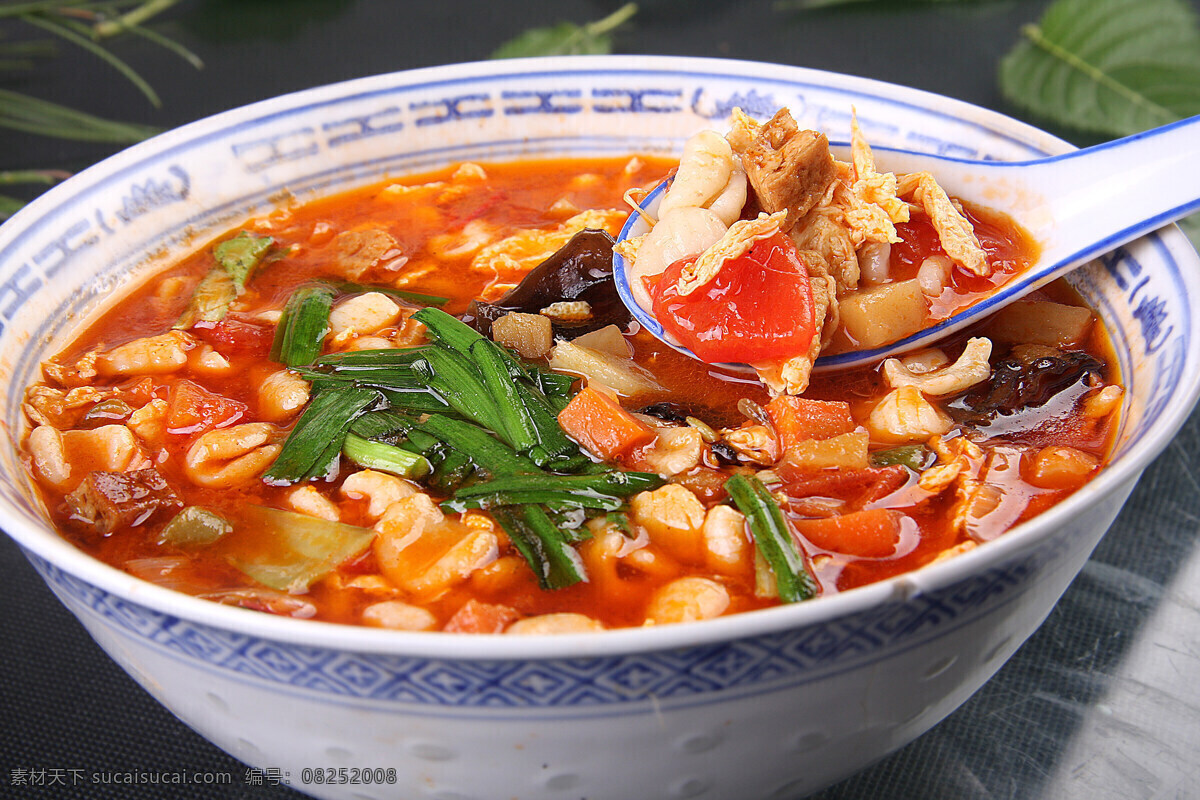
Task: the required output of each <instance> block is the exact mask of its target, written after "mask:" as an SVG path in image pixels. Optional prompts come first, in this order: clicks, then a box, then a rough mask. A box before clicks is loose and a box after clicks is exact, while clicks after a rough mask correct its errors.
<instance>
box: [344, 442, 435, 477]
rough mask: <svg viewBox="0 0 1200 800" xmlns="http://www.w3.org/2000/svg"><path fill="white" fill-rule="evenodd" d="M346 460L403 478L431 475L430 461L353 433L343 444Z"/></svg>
mask: <svg viewBox="0 0 1200 800" xmlns="http://www.w3.org/2000/svg"><path fill="white" fill-rule="evenodd" d="M342 453H343V454H345V456H346V458H348V459H350V460H351V461H353V462H354V463H355V464H358V465H359V466H362V467H366V468H367V469H377V470H381V471H383V472H390V473H392V474H393V475H399V476H400V477H402V478H420V477H422V476H424V475H428V474H429V470H430V466H429V460H428V459H426V458H425V457H424V456H420V455H417V454H415V453H410V452H409V451H407V450H402V449H400V448H399V447H395V446H394V445H390V444H385V443H383V442H373V441H371V440H370V439H364V438H363V437H361V436H355V435H354V434H353V433H348V434H346V439H345V441H343V442H342Z"/></svg>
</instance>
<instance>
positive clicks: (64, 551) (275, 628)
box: [0, 56, 1200, 661]
mask: <svg viewBox="0 0 1200 800" xmlns="http://www.w3.org/2000/svg"><path fill="white" fill-rule="evenodd" d="M564 72H565V73H582V74H586V73H605V72H607V73H612V72H623V73H630V72H633V73H651V74H659V75H661V74H663V73H679V74H681V75H695V74H697V73H705V74H713V73H720V74H722V75H728V76H730V77H746V78H750V79H762V78H770V79H774V80H778V81H780V82H791V83H809V84H817V83H825V84H826V85H833V86H836V88H837V89H838V90H839V91H842V92H846V93H854V92H856V91H857V92H870V93H872V94H880V93H882V91H886V92H887V96H888V97H889V98H891V99H894V100H895V101H897V102H900V103H904V104H909V105H912V106H914V107H915V108H919V109H921V110H922V111H925V112H929V113H934V114H937V115H940V116H945V117H949V118H952V119H954V120H957V121H968V122H971V123H973V124H986V125H989V126H992V127H994V128H996V129H998V130H1000V131H1003V132H1005V133H1007V134H1008V135H1010V136H1011V137H1012V138H1014V139H1019V140H1020V141H1021V142H1022V143H1024V144H1026V145H1027V146H1035V147H1039V148H1042V149H1044V150H1046V151H1047V152H1052V153H1053V152H1063V151H1065V150H1069V149H1073V146H1072V145H1070V144H1069V143H1068V142H1066V141H1064V140H1062V139H1060V138H1058V137H1055V136H1053V135H1052V134H1049V133H1047V132H1045V131H1042V130H1040V129H1038V128H1036V127H1034V126H1032V125H1029V124H1028V123H1025V122H1022V121H1020V120H1016V119H1013V118H1011V117H1008V116H1006V115H1004V114H1001V113H999V112H996V111H992V110H990V109H986V108H983V107H980V106H976V105H974V104H971V103H967V102H965V101H962V100H957V99H954V98H950V97H946V96H944V95H939V94H935V93H933V92H928V91H925V90H921V89H915V88H911V87H906V86H900V85H898V84H892V83H888V82H886V81H879V80H874V79H870V78H863V77H859V76H853V75H844V74H840V73H833V72H828V71H824V70H817V69H811V68H807V67H798V66H792V65H785V64H771V63H766V62H755V61H745V60H734V59H720V58H703V57H690V56H554V57H547V58H526V59H511V60H503V61H483V62H466V63H462V64H450V65H444V66H437V67H426V68H421V69H415V70H405V71H399V72H392V73H384V74H380V75H373V76H368V77H363V78H356V79H351V80H347V81H342V82H338V83H332V84H327V85H323V86H317V87H313V88H309V89H304V90H300V91H296V92H291V93H288V94H284V95H279V96H277V97H273V98H270V99H266V100H262V101H258V102H255V103H252V104H249V105H245V106H240V107H238V108H234V109H230V110H227V111H224V112H220V113H218V114H214V115H211V116H208V117H204V118H202V119H199V120H196V121H193V122H190V123H188V124H186V125H183V126H180V127H178V128H175V129H172V130H170V131H167V132H165V133H162V134H159V135H158V136H155V137H153V138H151V139H148V140H146V141H145V142H142V143H139V144H137V145H134V146H132V147H130V148H127V149H125V150H122V151H120V152H119V153H116V154H115V155H113V156H110V157H109V158H107V159H104V160H103V161H100V162H98V163H97V164H95V165H93V166H91V167H89V168H88V169H86V170H84V171H82V172H80V173H79V174H78V175H76V176H74V177H72V178H69V179H68V180H66V181H64V182H63V183H61V184H59V185H58V186H56V187H54V188H52V189H51V190H49V191H48V192H46V193H45V194H43V195H41V196H40V197H39V198H37V199H35V200H34V201H33V202H31V203H30V204H29V205H28V206H26V208H24V209H22V210H21V211H20V212H18V213H17V214H16V215H14V216H13V217H12V219H11V220H9V221H8V222H7V223H5V224H4V225H3V226H0V245H4V244H6V243H7V242H8V241H9V240H11V239H12V238H13V237H14V236H16V235H18V234H19V233H20V231H21V230H22V229H23V225H25V224H26V223H27V221H32V220H34V219H36V218H38V217H39V216H40V215H41V214H43V213H44V212H45V211H47V210H49V209H50V208H52V207H53V206H55V205H56V204H58V203H59V202H61V201H62V200H64V199H66V198H68V197H70V196H71V195H72V193H73V192H75V191H76V187H83V186H85V185H87V184H88V183H89V182H92V183H94V182H95V181H97V180H100V179H103V178H105V177H106V176H108V175H110V174H112V173H114V172H117V171H120V170H121V169H123V168H125V167H126V166H128V165H129V164H130V163H132V162H136V161H138V160H140V159H141V158H143V157H144V156H148V155H150V154H153V153H158V152H161V151H164V150H167V149H170V148H173V147H177V146H179V145H181V144H184V143H186V142H188V141H190V140H192V139H195V138H198V137H200V136H202V135H205V134H210V135H211V134H212V133H213V132H215V131H216V130H218V129H225V128H229V127H231V126H233V125H235V124H237V123H238V122H243V123H244V122H249V121H251V120H254V119H257V118H259V117H263V116H267V115H271V114H278V113H281V112H286V111H288V110H294V109H298V108H299V107H300V106H313V105H319V104H322V103H330V102H335V101H338V100H341V99H345V98H349V97H352V96H355V95H361V94H365V93H369V92H371V91H378V90H380V89H384V88H395V87H397V86H406V85H413V84H419V83H425V84H427V83H436V82H440V81H447V80H462V79H464V78H465V79H470V78H480V79H497V78H500V77H507V78H519V77H524V76H529V75H545V74H547V73H559V74H561V73H564ZM1152 235H1153V236H1158V237H1161V238H1162V240H1163V244H1164V246H1165V247H1167V248H1168V249H1169V250H1170V251H1171V253H1172V255H1173V256H1174V257H1176V258H1178V259H1183V260H1189V259H1190V260H1191V261H1192V262H1193V264H1194V265H1195V266H1196V267H1197V269H1191V270H1188V269H1184V270H1181V273H1182V278H1183V280H1185V281H1188V282H1189V285H1190V288H1192V289H1194V290H1196V296H1197V297H1200V256H1197V253H1196V251H1195V250H1194V249H1193V248H1191V246H1190V244H1188V242H1187V239H1186V238H1185V237H1184V236H1183V234H1182V233H1181V232H1180V231H1179V229H1178V228H1176V227H1175V226H1173V225H1172V226H1169V227H1168V228H1166V229H1163V230H1160V231H1158V232H1157V233H1156V234H1152ZM1193 276H1195V277H1193ZM1197 349H1200V337H1194V338H1193V344H1192V346H1191V350H1190V351H1189V354H1190V355H1191V356H1192V357H1193V358H1195V357H1196V352H1195V351H1196V350H1197ZM1180 388H1181V389H1182V395H1181V396H1183V397H1186V398H1187V400H1188V402H1186V403H1183V402H1177V403H1174V404H1172V405H1171V406H1170V407H1169V408H1167V409H1165V410H1164V412H1163V414H1162V415H1161V416H1160V417H1159V418H1158V419H1157V420H1156V421H1155V422H1154V423H1153V424H1152V425H1151V426H1150V427H1149V428H1148V429H1147V431H1146V434H1145V435H1144V436H1143V437H1142V438H1141V439H1139V440H1138V441H1136V442H1134V443H1132V444H1131V445H1130V447H1129V448H1128V449H1127V450H1126V451H1125V452H1124V453H1123V454H1122V455H1121V456H1120V457H1119V458H1118V459H1117V460H1116V461H1115V462H1113V464H1111V465H1110V466H1108V467H1106V468H1105V469H1104V470H1103V471H1102V472H1101V473H1100V474H1099V475H1098V476H1097V477H1096V478H1095V479H1094V480H1092V481H1091V482H1089V483H1088V484H1087V485H1085V486H1084V487H1082V488H1081V489H1080V490H1078V491H1077V492H1075V494H1073V495H1071V496H1070V497H1068V498H1066V499H1065V500H1063V501H1062V502H1060V503H1058V504H1057V505H1055V506H1053V507H1052V508H1050V509H1049V510H1047V511H1045V512H1043V513H1042V514H1039V515H1038V516H1036V517H1034V518H1033V519H1031V520H1029V521H1027V522H1025V523H1022V524H1020V525H1018V526H1016V527H1015V528H1014V529H1012V530H1010V531H1008V532H1007V533H1005V534H1004V535H1002V536H1000V537H998V538H997V539H995V540H993V541H991V542H988V543H986V546H981V547H976V548H974V549H972V550H971V551H969V552H966V553H962V554H960V555H958V556H955V557H954V558H951V559H947V560H946V561H943V562H940V563H936V564H930V565H927V566H925V567H922V568H920V569H918V570H915V571H912V572H908V573H903V574H901V575H897V576H894V577H892V578H888V579H885V580H882V581H880V582H877V583H873V584H869V585H867V586H863V587H859V588H856V589H852V590H848V591H845V592H840V593H837V594H835V595H832V596H828V597H821V598H818V599H817V600H816V601H814V602H805V603H797V604H792V605H784V606H777V607H772V608H766V609H759V610H755V611H748V612H742V613H739V614H734V615H730V616H724V617H718V618H716V619H711V620H705V621H701V622H693V623H689V624H685V625H670V626H665V627H653V628H646V627H641V628H622V629H615V630H607V631H602V632H594V633H573V634H560V635H556V636H544V637H543V636H499V635H493V636H474V635H472V636H455V635H452V634H451V635H447V634H445V633H442V632H437V631H429V632H425V631H421V632H411V631H391V630H380V629H374V628H368V627H365V626H356V625H349V624H341V623H333V622H323V621H317V620H299V619H292V618H288V617H279V616H275V615H271V614H263V613H258V612H253V611H248V610H245V609H241V608H236V607H231V606H225V605H221V604H219V603H215V602H212V601H210V600H203V599H201V598H198V597H193V596H191V595H186V594H182V593H180V592H175V591H173V590H170V589H166V588H164V587H161V586H157V585H155V584H152V583H149V582H147V581H144V580H142V579H140V578H136V577H134V576H132V575H130V574H128V573H126V572H123V571H121V570H119V569H117V568H115V567H112V566H109V565H108V564H105V563H103V562H101V561H99V560H97V559H95V558H93V557H92V556H90V555H88V554H86V553H84V552H83V551H82V550H79V549H77V548H76V547H75V546H74V545H72V544H70V543H69V542H68V541H67V540H66V539H64V538H62V537H61V536H59V535H58V534H57V533H56V532H54V531H53V529H51V528H50V527H49V526H48V525H46V526H37V525H33V524H29V523H27V522H26V521H25V520H23V519H21V518H20V517H19V516H14V515H11V514H10V513H9V512H8V509H7V508H6V507H4V506H3V505H0V521H2V522H3V528H4V530H5V532H6V533H7V534H8V535H9V536H10V537H11V538H12V539H14V540H15V541H16V542H17V543H18V544H19V545H20V546H21V547H22V548H23V549H24V550H25V551H27V555H28V554H30V553H32V554H36V555H37V556H38V557H40V558H42V559H45V560H46V561H48V562H50V563H51V564H52V565H54V566H55V567H56V568H58V569H61V570H62V571H63V572H65V573H67V574H69V575H72V576H74V577H76V578H78V579H80V580H83V581H85V582H87V583H89V584H91V585H93V586H95V587H97V588H99V589H101V590H103V591H105V592H107V593H109V594H111V595H114V596H116V597H118V598H120V599H122V600H126V601H129V602H132V603H136V604H139V605H143V606H145V607H147V608H150V609H152V610H154V611H157V612H159V613H164V614H168V615H171V616H173V617H177V618H179V619H182V620H186V621H189V622H192V623H196V624H200V625H204V626H209V627H212V628H216V629H224V630H229V631H233V632H236V633H240V634H243V635H248V636H252V637H256V638H261V639H266V640H273V641H277V642H285V643H292V644H297V645H303V646H308V647H321V648H328V649H333V650H343V651H350V652H358V653H370V654H380V655H400V656H406V657H418V658H430V659H453V660H470V661H512V660H521V661H528V660H546V659H577V658H585V657H614V656H622V655H632V654H638V653H646V652H651V651H665V650H679V649H685V648H693V647H704V646H711V645H715V644H721V643H723V642H727V641H733V640H738V639H745V638H750V637H758V636H764V635H771V634H778V633H782V632H784V631H787V630H789V629H798V628H803V627H807V626H812V625H817V624H821V623H826V622H829V621H831V620H835V619H837V618H840V617H845V616H848V615H852V614H856V613H860V612H864V611H867V610H869V609H871V608H873V607H877V606H882V605H885V604H888V603H889V602H902V601H904V600H906V599H909V598H911V597H913V596H915V595H920V594H927V593H930V592H933V591H936V590H938V589H940V588H943V587H946V586H948V585H950V584H953V583H955V582H958V581H960V580H962V579H964V578H966V577H968V576H969V575H971V574H978V573H982V572H983V571H985V570H986V569H987V568H988V567H989V566H991V565H995V564H998V563H1001V562H1004V561H1006V560H1010V559H1012V558H1015V557H1017V556H1019V555H1020V554H1021V553H1023V552H1025V551H1028V550H1031V549H1034V548H1036V547H1038V546H1039V545H1041V544H1042V543H1043V542H1044V541H1045V540H1046V539H1048V538H1049V537H1052V536H1053V535H1054V534H1055V532H1056V531H1057V530H1058V529H1060V528H1061V527H1063V526H1064V525H1066V524H1067V523H1068V522H1069V520H1070V519H1071V518H1072V517H1073V516H1074V515H1075V514H1076V509H1077V508H1079V507H1082V506H1085V505H1088V504H1091V503H1094V502H1096V501H1097V500H1098V499H1099V498H1101V497H1104V496H1105V495H1108V494H1116V493H1119V492H1121V491H1123V490H1124V489H1125V485H1126V484H1127V483H1128V484H1129V485H1132V483H1133V481H1135V480H1136V479H1137V477H1138V476H1139V475H1140V474H1141V472H1142V470H1143V469H1144V468H1145V467H1146V466H1147V465H1148V464H1149V463H1150V461H1151V460H1153V459H1154V458H1155V457H1157V455H1158V454H1159V453H1160V452H1161V451H1162V450H1163V449H1164V448H1165V447H1166V446H1167V445H1168V443H1169V442H1170V440H1171V439H1172V438H1173V437H1174V436H1175V434H1176V432H1177V431H1178V430H1179V429H1180V428H1181V427H1182V426H1183V424H1184V422H1185V421H1186V419H1187V417H1188V416H1189V414H1190V413H1191V410H1192V408H1193V406H1194V405H1195V403H1196V400H1197V398H1198V397H1200V370H1196V371H1192V372H1191V373H1190V374H1186V373H1185V377H1184V385H1183V386H1182V387H1180ZM23 425H24V422H23V421H17V424H16V425H14V426H13V427H14V428H16V429H20V430H23ZM12 434H13V431H12V430H10V438H11V436H12ZM14 446H15V442H14ZM19 477H21V479H24V476H19Z"/></svg>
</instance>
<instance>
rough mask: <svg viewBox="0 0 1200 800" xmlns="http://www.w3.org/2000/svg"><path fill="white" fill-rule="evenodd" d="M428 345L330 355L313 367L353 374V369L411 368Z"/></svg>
mask: <svg viewBox="0 0 1200 800" xmlns="http://www.w3.org/2000/svg"><path fill="white" fill-rule="evenodd" d="M429 347H430V345H422V346H420V347H404V348H384V349H381V350H347V351H346V352H344V353H330V354H328V355H324V356H321V357H320V358H318V359H317V360H316V361H314V362H313V366H314V367H330V368H332V369H333V370H334V371H337V372H353V371H354V370H355V369H378V368H379V367H411V366H412V365H413V362H414V361H416V360H417V359H419V358H421V357H422V355H424V353H425V351H427V350H428V349H429Z"/></svg>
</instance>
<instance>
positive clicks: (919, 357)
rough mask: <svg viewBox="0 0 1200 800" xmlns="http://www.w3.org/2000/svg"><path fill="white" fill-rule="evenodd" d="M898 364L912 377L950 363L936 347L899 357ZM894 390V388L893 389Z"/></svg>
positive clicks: (944, 354)
mask: <svg viewBox="0 0 1200 800" xmlns="http://www.w3.org/2000/svg"><path fill="white" fill-rule="evenodd" d="M900 363H901V364H903V365H904V368H905V369H906V370H908V371H909V372H910V373H912V374H913V375H924V374H926V373H928V372H933V371H934V370H935V369H938V368H939V367H944V366H946V365H947V364H949V363H950V356H948V355H946V353H945V352H944V351H943V350H941V349H940V348H937V347H930V348H928V349H926V350H914V351H913V352H911V353H905V354H904V355H902V356H900ZM893 388H895V387H893Z"/></svg>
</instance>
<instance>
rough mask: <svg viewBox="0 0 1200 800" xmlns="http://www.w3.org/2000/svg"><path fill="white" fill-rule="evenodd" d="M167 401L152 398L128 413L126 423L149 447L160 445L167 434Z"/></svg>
mask: <svg viewBox="0 0 1200 800" xmlns="http://www.w3.org/2000/svg"><path fill="white" fill-rule="evenodd" d="M168 407H169V406H168V405H167V401H166V400H160V399H159V398H157V397H156V398H154V399H153V400H151V401H150V402H149V403H146V405H144V406H142V407H141V408H138V409H135V410H134V412H133V413H132V414H130V415H129V420H128V422H127V423H126V425H127V426H128V427H129V429H130V430H131V431H133V433H134V435H135V436H137V437H138V438H139V439H141V440H142V441H143V442H145V443H146V444H148V445H150V446H151V447H162V446H163V444H164V442H165V441H166V435H167V409H168Z"/></svg>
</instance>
